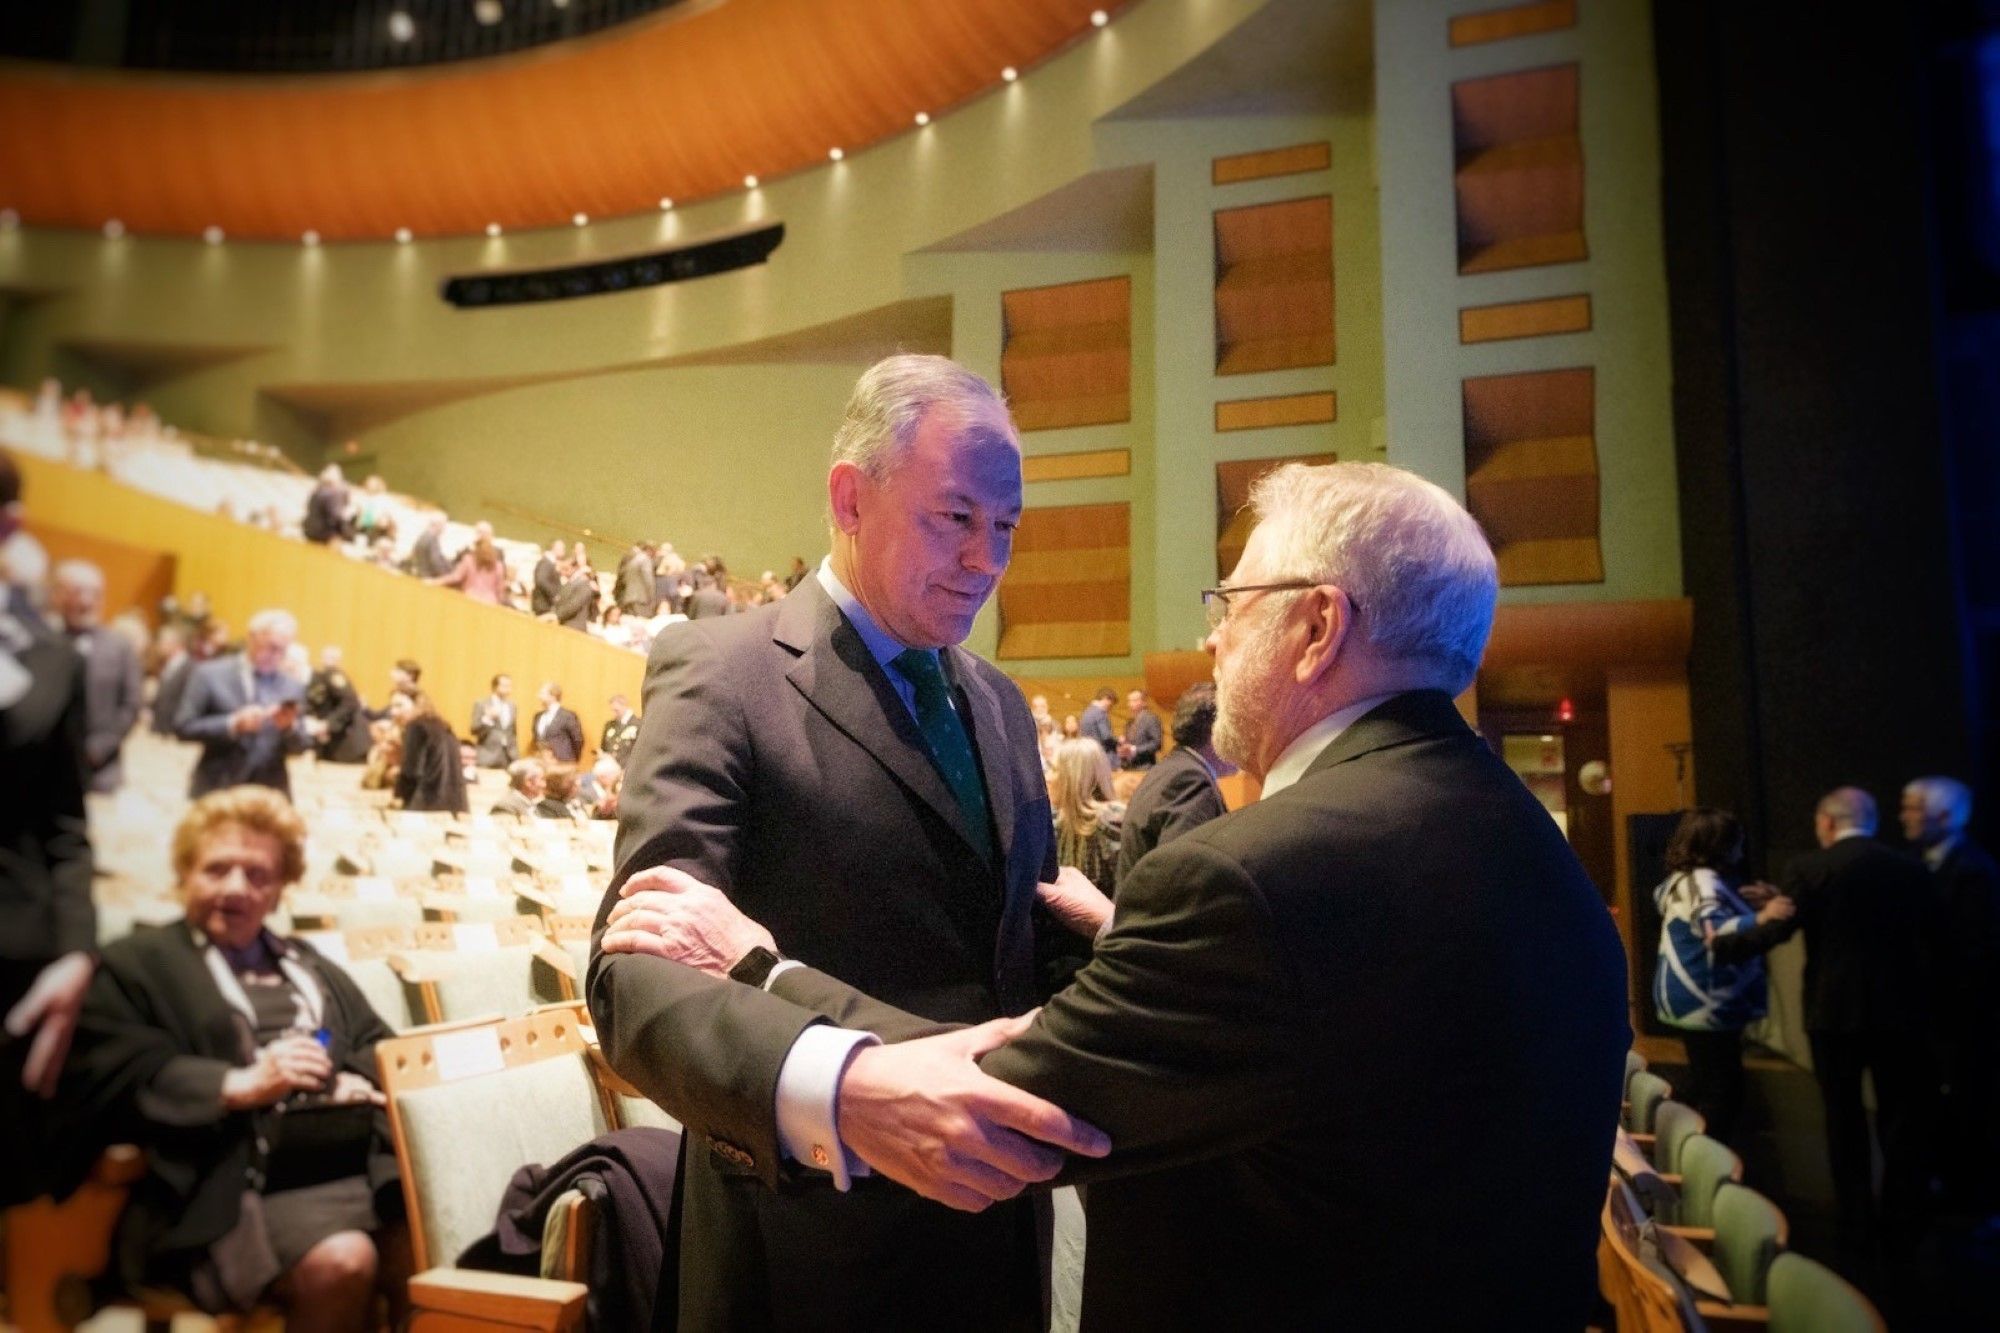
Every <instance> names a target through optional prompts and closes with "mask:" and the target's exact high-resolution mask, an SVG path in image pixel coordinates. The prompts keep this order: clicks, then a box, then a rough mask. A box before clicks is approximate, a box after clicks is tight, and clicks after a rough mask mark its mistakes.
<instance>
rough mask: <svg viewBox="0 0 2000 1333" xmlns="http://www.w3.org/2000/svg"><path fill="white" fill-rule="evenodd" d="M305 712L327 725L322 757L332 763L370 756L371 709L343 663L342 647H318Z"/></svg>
mask: <svg viewBox="0 0 2000 1333" xmlns="http://www.w3.org/2000/svg"><path fill="white" fill-rule="evenodd" d="M305 703H306V716H307V717H310V718H312V719H314V720H315V721H317V722H318V723H319V724H320V725H321V726H322V727H324V728H326V735H325V736H324V737H323V738H322V739H321V740H320V743H319V757H320V758H321V759H322V760H324V761H326V762H327V763H329V764H359V763H365V762H366V761H367V759H368V709H367V708H366V707H365V706H364V705H363V704H362V702H361V692H360V691H359V690H357V689H355V688H354V681H353V680H352V679H351V678H350V677H349V676H348V674H347V672H346V671H345V670H344V669H343V668H342V667H341V652H340V648H339V647H338V646H337V645H335V644H331V643H329V644H326V645H324V646H322V647H321V648H320V650H319V670H317V671H315V672H313V674H312V679H311V680H308V681H307V682H306V693H305Z"/></svg>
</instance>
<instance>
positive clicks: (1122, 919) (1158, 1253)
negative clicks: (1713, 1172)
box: [772, 691, 1631, 1329]
mask: <svg viewBox="0 0 2000 1333" xmlns="http://www.w3.org/2000/svg"><path fill="white" fill-rule="evenodd" d="M772 990H773V992H775V994H776V995H777V996H778V997H780V998H783V999H788V1000H795V1001H797V1002H799V1003H800V1004H802V1005H805V1006H807V1007H809V1008H813V1009H816V1010H818V1011H820V1012H823V1013H826V1014H828V1015H829V1016H831V1017H833V1018H835V1019H837V1020H839V1021H841V1022H842V1023H844V1024H846V1025H847V1026H859V1027H867V1028H872V1029H874V1030H876V1031H878V1032H881V1033H882V1034H883V1035H885V1036H887V1037H889V1038H890V1039H892V1040H895V1039H901V1038H905V1037H909V1036H914V1035H919V1034H920V1033H922V1032H925V1031H930V1030H934V1029H935V1027H936V1025H935V1024H926V1023H922V1022H918V1021H914V1020H912V1019H911V1018H910V1017H909V1016H907V1015H900V1014H897V1013H896V1012H895V1011H894V1010H892V1009H889V1008H887V1007H886V1006H883V1005H880V1004H877V1003H876V1002H874V1001H872V1000H868V999H866V998H865V997H862V996H860V995H859V994H858V992H857V991H856V990H855V988H853V987H848V986H844V985H841V984H840V983H838V982H834V981H832V980H831V979H830V978H828V977H827V976H826V975H825V974H824V973H822V972H820V971H819V970H817V969H816V968H802V969H798V970H794V971H788V972H786V973H784V974H782V975H781V976H779V977H778V978H777V979H776V980H775V981H774V982H773V984H772ZM1630 1037H1631V1034H1630V1032H1629V1030H1628V1028H1627V1026H1626V996H1625V961H1624V952H1623V949H1622V947H1621V945H1620V944H1619V940H1618V933H1617V931H1616V929H1615V928H1614V927H1613V925H1612V922H1611V918H1610V916H1609V914H1608V913H1606V911H1605V910H1604V904H1603V901H1602V900H1601V899H1600V898H1599V896H1598V893H1597V890H1596V888H1595V887H1594V886H1593V885H1592V884H1591V882H1590V880H1589V878H1588V877H1587V876H1585V874H1584V872H1583V868H1582V867H1581V866H1580V865H1579V864H1578V863H1577V860H1576V857H1575V855H1574V854H1573V853H1571V851H1570V849H1569V846H1568V844H1567V843H1566V842H1564V840H1563V836H1562V833H1561V831H1560V830H1559V829H1557V828H1556V826H1555V824H1554V823H1553V822H1551V821H1550V819H1549V817H1548V814H1547V812H1546V811H1544V810H1543V809H1542V808H1541V807H1540V805H1539V804H1538V803H1537V801H1536V800H1535V798H1534V797H1533V796H1532V795H1531V794H1530V793H1529V792H1528V790H1527V789H1526V788H1525V787H1523V786H1522V785H1521V782H1520V780H1519V779H1518V778H1516V777H1515V776H1514V775H1513V773H1511V772H1510V771H1509V770H1508V769H1507V767H1506V766H1505V765H1504V764H1502V763H1501V762H1500V760H1499V759H1498V758H1497V757H1496V756H1495V755H1494V754H1493V753H1492V751H1491V750H1490V749H1488V748H1487V746H1486V744H1485V742H1483V741H1482V740H1481V739H1480V738H1479V737H1478V735H1477V734H1475V733H1474V732H1473V731H1471V729H1469V728H1468V727H1467V726H1466V725H1465V723H1464V721H1463V720H1462V719H1461V718H1460V717H1459V715H1458V712H1457V710H1456V709H1455V708H1454V707H1453V706H1452V702H1451V700H1450V698H1448V697H1447V696H1446V695H1444V694H1443V693H1440V692H1431V691H1425V692H1418V693H1410V694H1403V695H1399V696H1397V697H1395V698H1393V699H1391V700H1389V701H1387V702H1385V703H1384V704H1382V705H1381V706H1380V707H1379V708H1377V709H1375V710H1374V711H1372V712H1371V713H1369V714H1368V715H1367V716H1366V717H1363V718H1362V719H1360V720H1359V721H1357V722H1355V723H1354V724H1353V726H1351V727H1349V728H1348V729H1347V730H1346V731H1345V732H1343V733H1342V734H1341V735H1340V736H1339V737H1337V738H1336V739H1335V741H1334V742H1333V744H1332V745H1331V746H1330V747H1328V749H1326V750H1325V751H1324V752H1322V753H1321V754H1320V756H1319V757H1318V758H1317V759H1316V760H1315V761H1314V762H1313V764H1312V766H1311V768H1309V769H1308V770H1307V772H1306V774H1305V776H1304V777H1302V778H1301V779H1300V780H1299V781H1298V782H1297V783H1296V784H1295V785H1294V786H1292V787H1289V788H1287V789H1285V790H1283V791H1281V792H1279V793H1277V794H1276V795H1274V796H1272V797H1270V798H1268V799H1266V800H1263V801H1260V802H1258V803H1257V804H1255V805H1252V806H1249V807H1247V808H1245V809H1244V810H1241V811H1238V812H1236V813H1234V814H1231V815H1225V816H1224V817H1222V818H1220V819H1216V820H1212V821H1210V822H1209V823H1207V824H1204V825H1203V826H1202V827H1200V828H1198V829H1196V830H1194V831H1193V832H1192V833H1189V834H1187V835H1186V836H1185V837H1182V838H1179V839H1176V840H1175V841H1174V842H1173V843H1172V844H1171V845H1169V846H1167V847H1163V848H1161V849H1160V850H1158V851H1156V852H1155V853H1153V854H1152V855H1151V856H1148V857H1146V858H1145V859H1144V860H1143V861H1141V862H1140V863H1139V865H1138V866H1137V868H1136V869H1135V870H1134V871H1133V873H1132V877H1131V879H1130V880H1129V881H1128V882H1126V883H1124V884H1122V885H1120V887H1119V892H1118V906H1117V914H1116V917H1115V919H1114V922H1113V925H1112V928H1111V930H1110V932H1109V933H1108V934H1107V935H1106V936H1105V937H1104V939H1103V940H1102V941H1101V942H1100V943H1099V945H1098V948H1097V952H1096V954H1095V956H1094V957H1093V958H1092V959H1091V961H1090V963H1089V964H1088V965H1086V966H1085V967H1084V969H1083V970H1082V971H1081V972H1079V973H1078V974H1077V975H1076V978H1075V980H1074V981H1073V982H1072V983H1071V984H1070V986H1069V988H1068V989H1067V990H1065V991H1063V992H1062V993H1061V994H1060V995H1057V996H1056V997H1055V998H1054V999H1052V1000H1050V1001H1049V1002H1048V1004H1047V1005H1045V1006H1044V1007H1043V1009H1042V1011H1041V1015H1040V1017H1039V1019H1038V1020H1037V1021H1036V1023H1035V1025H1034V1026H1033V1027H1032V1028H1030V1029H1029V1031H1028V1032H1027V1033H1026V1034H1025V1035H1023V1036H1022V1037H1020V1038H1018V1039H1016V1040H1015V1041H1013V1042H1012V1043H1010V1044H1009V1045H1007V1046H1004V1047H1002V1048H1000V1049H999V1050H997V1051H994V1052H993V1053H992V1054H990V1055H989V1056H987V1057H986V1058H985V1060H984V1061H983V1062H982V1063H983V1066H984V1068H985V1069H986V1070H987V1071H988V1072H989V1073H992V1074H995V1075H997V1076H999V1077H1000V1078H1003V1079H1006V1080H1007V1081H1008V1082H1010V1083H1015V1084H1018V1085H1020V1086H1022V1087H1024V1088H1027V1089H1028V1090H1030V1091H1032V1092H1034V1093H1037V1094H1039V1095H1040V1096H1043V1097H1046V1098H1048V1099H1050V1100H1051V1101H1054V1102H1056V1103H1057V1104H1058V1105H1061V1106H1064V1107H1066V1108H1068V1109H1069V1110H1071V1111H1073V1112H1075V1113H1076V1114H1078V1115H1080V1116H1082V1117H1083V1118H1084V1119H1086V1120H1088V1121H1090V1122H1091V1123H1093V1124H1096V1125H1098V1126H1099V1127H1101V1128H1103V1129H1104V1130H1105V1131H1106V1132H1107V1133H1109V1134H1110V1136H1111V1141H1112V1145H1113V1148H1112V1154H1111V1156H1110V1157H1108V1158H1106V1159H1104V1160H1102V1161H1098V1162H1088V1161H1079V1162H1076V1163H1074V1164H1073V1166H1072V1169H1071V1170H1070V1171H1069V1172H1066V1173H1065V1178H1067V1179H1072V1180H1078V1181H1091V1182H1094V1183H1092V1184H1091V1188H1090V1198H1089V1216H1090V1253H1089V1262H1088V1265H1087V1266H1086V1268H1085V1272H1084V1294H1083V1321H1084V1326H1085V1328H1087V1329H1128V1328H1129V1329H1181V1328H1185V1329H1211V1328H1355V1329H1379V1328H1398V1329H1403V1328H1407V1329H1433V1328H1436V1329H1446V1328H1451V1329H1456V1328H1494V1327H1503V1326H1504V1327H1507V1328H1524V1329H1526V1328H1533V1329H1555V1328H1580V1327H1582V1326H1583V1325H1584V1324H1585V1323H1586V1322H1587V1321H1588V1319H1589V1316H1590V1312H1591V1309H1592V1306H1593V1304H1594V1301H1595V1296H1596V1282H1595V1272H1594V1267H1595V1265H1594V1260H1593V1255H1594V1251H1595V1249H1596V1243H1597V1235H1598V1213H1599V1210H1600V1209H1601V1207H1602V1205H1603V1202H1604V1182H1605V1178H1606V1175H1607V1173H1608V1172H1609V1170H1610V1164H1611V1142H1612V1137H1613V1132H1614V1130H1615V1129H1616V1126H1617V1120H1618V1105H1619V1095H1620V1085H1621V1083H1622V1081H1623V1078H1624V1052H1625V1049H1626V1046H1627V1044H1628V1042H1629V1041H1630Z"/></svg>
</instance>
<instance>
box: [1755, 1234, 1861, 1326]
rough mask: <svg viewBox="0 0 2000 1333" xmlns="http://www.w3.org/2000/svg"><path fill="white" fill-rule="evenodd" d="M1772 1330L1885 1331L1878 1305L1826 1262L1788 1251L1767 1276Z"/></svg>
mask: <svg viewBox="0 0 2000 1333" xmlns="http://www.w3.org/2000/svg"><path fill="white" fill-rule="evenodd" d="M1764 1286H1765V1292H1764V1294H1765V1302H1766V1304H1767V1306H1768V1307H1769V1309H1770V1311H1771V1333H1884V1330H1885V1329H1886V1328H1887V1325H1885V1324H1884V1323H1883V1322H1882V1316H1881V1315H1880V1314H1879V1313H1877V1311H1876V1309H1875V1307H1874V1306H1873V1305H1872V1304H1870V1303H1869V1300H1868V1298H1867V1297H1866V1296H1864V1295H1862V1294H1861V1293H1860V1292H1859V1291H1857V1290H1856V1289H1855V1288H1854V1287H1852V1286H1850V1285H1849V1284H1848V1283H1847V1281H1846V1280H1845V1279H1843V1278H1842V1277H1841V1276H1840V1275H1839V1274H1838V1273H1836V1272H1834V1271H1833V1270H1832V1269H1830V1268H1828V1267H1826V1266H1825V1265H1824V1264H1820V1263H1816V1262H1814V1261H1813V1260H1811V1259H1808V1258H1806V1257H1805V1256H1804V1255H1802V1254H1793V1253H1791V1252H1790V1251H1787V1252H1786V1253H1784V1254H1781V1255H1779V1256H1778V1257H1777V1258H1775V1259H1773V1260H1772V1261H1771V1268H1770V1271H1769V1272H1768V1273H1767V1274H1766V1275H1765V1283H1764Z"/></svg>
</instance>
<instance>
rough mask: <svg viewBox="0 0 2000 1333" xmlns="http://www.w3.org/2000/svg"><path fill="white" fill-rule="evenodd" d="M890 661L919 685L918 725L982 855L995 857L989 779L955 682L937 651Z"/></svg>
mask: <svg viewBox="0 0 2000 1333" xmlns="http://www.w3.org/2000/svg"><path fill="white" fill-rule="evenodd" d="M890 665H892V666H894V667H895V668H896V670H898V671H900V672H902V673H903V679H904V680H907V681H909V682H910V684H912V685H914V686H916V690H917V729H918V730H919V731H921V732H923V733H924V740H925V741H927V742H928V743H929V744H930V747H931V758H932V759H933V760H935V761H936V763H937V766H938V771H939V772H940V773H942V774H944V780H945V785H946V786H948V787H950V788H951V794H952V795H953V796H954V797H956V798H957V800H958V809H959V813H960V814H962V815H964V816H965V826H966V828H967V829H968V830H969V831H970V832H971V834H972V845H973V846H974V847H976V848H978V849H979V854H980V855H981V856H983V857H985V858H986V859H987V861H989V862H990V861H992V860H993V823H992V820H991V819H990V818H989V817H988V816H987V813H986V782H985V780H984V779H982V778H981V777H980V776H979V761H978V760H977V759H975V758H974V757H973V754H972V741H971V740H970V739H969V738H968V737H967V736H966V734H965V723H964V722H962V721H961V720H960V719H959V716H958V709H956V708H955V707H953V706H952V702H951V686H950V685H949V684H948V683H946V681H945V678H944V668H943V667H941V666H939V665H938V659H937V654H936V653H934V652H931V651H930V650H928V649H924V648H909V649H905V650H904V651H903V652H900V653H898V654H896V656H895V658H894V659H893V660H892V661H891V663H890Z"/></svg>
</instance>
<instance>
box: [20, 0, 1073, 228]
mask: <svg viewBox="0 0 2000 1333" xmlns="http://www.w3.org/2000/svg"><path fill="white" fill-rule="evenodd" d="M1101 7H1105V6H1104V0H1095V2H1094V3H1093V0H841V2H840V3H831V2H829V0H726V3H719V4H716V5H714V6H712V7H709V8H705V9H701V10H699V11H698V12H696V13H693V14H690V15H687V16H685V17H680V16H675V15H668V16H664V17H662V18H660V19H658V20H654V21H651V22H642V23H638V24H635V25H632V26H630V27H627V28H621V29H618V30H615V31H614V32H611V33H607V34H604V35H602V36H599V37H594V38H587V39H583V40H580V41H577V42H575V43H571V44H568V45H564V46H558V47H553V48H545V49H542V50H539V51H535V52H531V53H527V54H524V55H520V56H511V57H504V58H500V59H496V60H492V61H487V62H480V63H478V64H476V65H455V66H446V67H441V68H435V69H430V70H426V71H422V72H416V73H408V74H404V73H397V74H370V75H358V76H352V77H349V76H325V75H321V76H312V77H301V78H295V79H267V78H251V77H240V76H239V77H215V78H189V77H185V76H161V75H144V74H129V73H127V74H107V73H102V72H96V71H82V70H76V69H67V68H61V67H53V66H44V65H32V64H25V63H8V64H6V65H4V67H3V68H0V208H11V209H13V210H15V211H16V212H18V213H19V214H20V217H21V220H22V221H23V222H25V223H28V224H30V225H36V226H58V227H60V226H73V227H93V228H94V227H98V226H101V225H103V224H104V222H105V221H106V220H107V219H111V218H117V219H119V220H120V221H121V222H123V224H124V226H125V227H126V229H127V230H128V231H131V232H135V233H139V234H160V233H166V234H180V235H189V236H194V235H199V234H201V232H202V231H203V229H204V228H206V227H209V226H212V225H213V226H220V227H222V228H223V229H224V230H225V231H226V232H227V234H228V235H229V236H230V237H231V238H256V237H261V238H268V239H286V240H293V239H297V238H298V237H299V236H300V235H302V234H303V233H304V232H306V231H307V230H314V231H317V232H318V233H319V235H320V236H321V237H323V238H324V239H326V240H329V241H332V240H385V239H387V238H389V237H390V236H392V235H394V234H395V232H396V229H397V228H399V227H408V228H410V229H411V230H412V231H413V232H415V233H416V234H417V235H418V236H432V235H452V234H466V233H471V232H476V231H479V230H480V229H482V228H484V227H485V226H486V225H487V224H488V223H490V222H497V223H499V224H500V225H502V226H503V227H507V228H509V229H514V228H524V227H549V226H558V225H568V223H569V221H570V217H571V215H572V214H573V213H577V212H583V213H586V214H589V215H590V216H591V217H610V216H616V215H619V214H627V213H635V212H640V211H644V210H651V209H657V208H658V207H659V201H660V199H661V198H663V197H666V198H672V199H674V200H677V201H681V200H693V199H698V198H701V197H703V196H707V195H713V194H717V193H721V192H724V191H727V190H732V189H740V188H741V187H742V183H743V178H744V176H745V175H746V174H751V173H755V174H757V175H759V176H760V177H762V178H764V179H767V180H768V179H769V178H771V177H774V176H777V175H780V174H782V173H784V172H787V171H792V170H796V169H799V168H802V167H809V166H813V165H816V164H821V163H824V162H826V160H827V151H828V150H829V149H830V148H833V147H841V148H844V149H846V150H848V151H853V150H854V149H856V148H857V147H863V146H866V145H867V144H870V143H872V142H875V141H876V140H879V139H882V138H886V137H888V136H890V135H893V134H898V133H902V132H905V131H908V130H911V129H912V128H913V124H912V120H913V117H914V116H915V115H916V113H917V112H919V111H930V112H933V113H935V112H937V111H939V110H940V109H941V108H946V107H950V106H952V105H954V104H956V103H958V102H962V101H964V100H965V99H966V98H968V97H970V96H972V95H973V94H975V93H977V92H979V91H980V90H981V89H983V88H986V87H989V86H992V85H995V84H998V83H999V82H1000V71H1001V69H1002V68H1004V67H1006V66H1008V65H1013V66H1018V67H1023V68H1025V67H1026V66H1027V65H1030V64H1032V63H1034V62H1035V61H1038V60H1040V59H1042V58H1044V57H1046V56H1047V55H1049V54H1050V53H1052V52H1053V51H1055V50H1056V49H1057V48H1059V47H1061V46H1062V45H1064V44H1065V43H1066V42H1068V41H1070V40H1071V39H1073V38H1075V37H1076V36H1078V35H1079V34H1081V33H1084V32H1088V31H1089V30H1090V27H1091V18H1090V15H1091V11H1092V10H1093V9H1096V8H1101Z"/></svg>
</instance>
